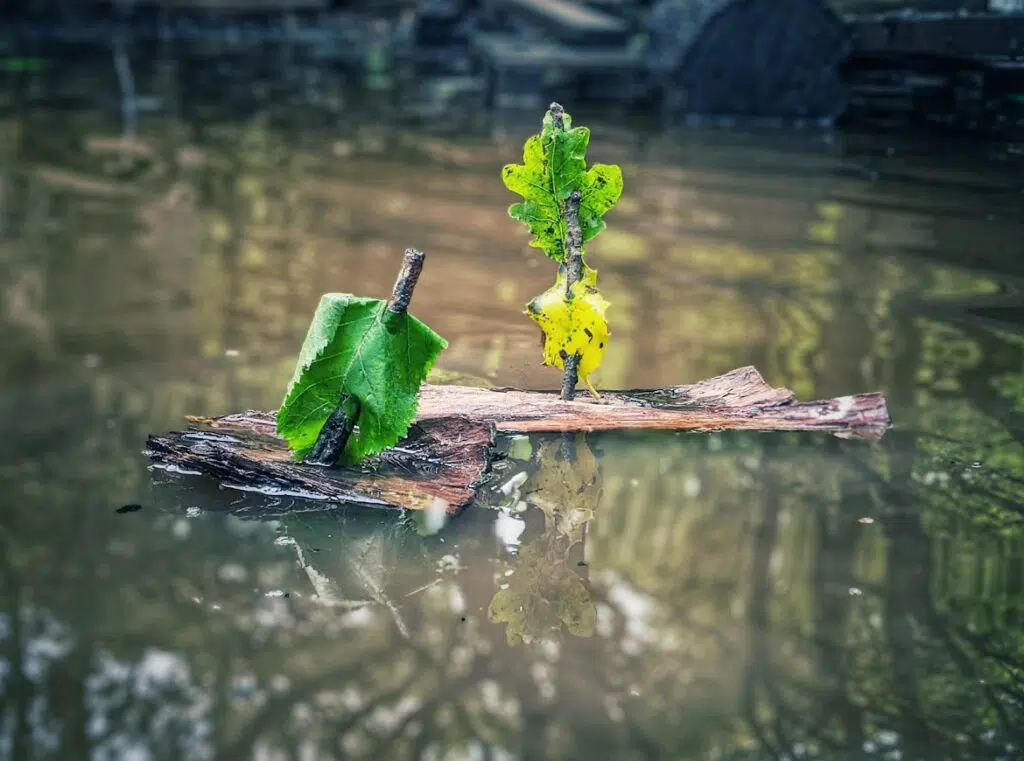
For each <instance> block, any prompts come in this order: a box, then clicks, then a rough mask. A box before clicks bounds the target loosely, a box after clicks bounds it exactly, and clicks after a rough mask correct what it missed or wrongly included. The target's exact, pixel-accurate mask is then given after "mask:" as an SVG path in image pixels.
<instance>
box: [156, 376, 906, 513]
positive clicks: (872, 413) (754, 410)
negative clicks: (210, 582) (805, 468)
mask: <svg viewBox="0 0 1024 761" xmlns="http://www.w3.org/2000/svg"><path fill="white" fill-rule="evenodd" d="M189 423H190V429H189V430H187V431H179V432H172V433H168V434H166V435H164V436H151V437H149V440H148V442H147V449H146V454H148V455H149V457H150V458H151V459H152V460H153V462H154V463H155V464H156V465H157V466H160V467H166V468H171V469H174V470H177V471H184V472H186V473H194V474H197V475H198V474H202V475H206V476H211V477H213V478H215V479H217V480H218V481H220V482H221V483H223V484H224V485H225V486H231V487H235V488H244V489H249V490H255V491H262V492H265V493H268V494H278V495H280V494H288V495H294V496H299V497H304V498H308V499H317V500H326V501H329V502H332V503H346V504H354V505H362V506H366V507H379V508H406V509H411V510H423V509H426V508H427V507H430V506H431V505H438V506H443V507H444V509H445V510H446V511H447V512H448V513H449V514H455V513H457V512H459V511H460V510H461V509H462V508H463V507H465V506H466V505H467V504H469V502H470V501H471V500H472V499H473V497H474V496H475V494H476V490H477V487H478V486H479V484H480V482H481V480H482V479H483V477H484V474H485V473H486V471H487V469H488V467H489V464H490V460H491V456H492V451H493V450H492V445H493V444H494V436H495V433H497V432H505V433H543V432H558V431H611V430H630V429H632V430H637V429H648V430H651V429H663V430H692V431H713V430H726V429H732V430H736V429H742V430H755V431H822V432H828V433H834V434H837V435H840V436H844V437H848V438H866V439H876V438H879V437H880V436H881V435H882V434H883V433H884V431H885V430H886V428H888V427H889V425H890V418H889V411H888V408H887V406H886V402H885V397H884V396H883V395H882V394H877V393H874V394H858V395H855V396H844V397H839V398H837V399H828V400H823V401H815V402H803V403H800V402H797V401H796V398H795V396H794V395H793V392H792V391H789V390H788V389H784V388H775V387H773V386H770V385H768V384H767V383H766V382H765V381H764V379H763V378H762V377H761V375H760V374H759V373H758V372H757V370H755V369H754V368H753V367H743V368H740V369H738V370H733V371H732V372H729V373H726V374H725V375H720V376H717V377H715V378H711V379H709V380H705V381H701V382H699V383H695V384H692V385H688V386H670V387H668V388H663V389H655V390H640V391H619V392H607V393H605V394H603V395H602V397H601V399H600V400H594V399H590V398H586V399H584V398H580V399H579V400H578V401H572V402H563V401H562V400H561V399H559V397H558V393H557V392H541V391H521V390H517V389H507V388H496V389H489V388H475V387H469V386H433V385H429V384H426V385H424V386H423V387H422V388H421V390H420V402H419V414H418V415H417V419H416V423H415V424H414V425H413V427H412V428H411V429H410V432H409V435H408V436H407V437H406V438H405V439H404V440H403V441H402V442H401V443H400V444H399V445H397V446H395V447H393V448H392V449H389V450H387V451H386V452H384V453H382V454H380V455H378V456H376V457H373V458H370V459H368V460H366V461H364V462H363V463H362V464H361V466H360V467H357V468H325V467H320V466H315V465H307V464H305V463H301V462H297V461H296V460H294V459H293V458H292V456H291V453H290V452H289V450H288V447H287V445H286V444H285V442H284V441H283V440H282V439H281V438H279V437H278V436H277V435H276V434H275V432H274V413H272V412H255V411H248V412H243V413H239V414H235V415H227V416H224V417H217V418H190V419H189Z"/></svg>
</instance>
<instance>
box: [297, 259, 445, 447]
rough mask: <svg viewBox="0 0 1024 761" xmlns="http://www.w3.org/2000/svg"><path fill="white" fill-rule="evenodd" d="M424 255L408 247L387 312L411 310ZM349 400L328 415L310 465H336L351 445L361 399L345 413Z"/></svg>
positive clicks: (355, 401) (342, 402) (345, 400)
mask: <svg viewBox="0 0 1024 761" xmlns="http://www.w3.org/2000/svg"><path fill="white" fill-rule="evenodd" d="M424 258H425V257H424V254H423V252H422V251H417V250H416V249H412V248H407V249H406V250H405V258H404V259H403V260H402V269H401V270H400V271H399V273H398V279H397V280H395V287H394V289H392V291H391V298H390V299H389V300H388V311H390V312H393V313H394V314H403V313H405V312H406V311H407V310H408V309H409V302H410V301H411V300H412V292H413V290H415V288H416V282H417V281H418V280H419V278H420V273H421V272H422V271H423V260H424ZM349 401H350V399H349V397H348V395H347V394H343V395H342V397H341V399H339V400H338V406H337V407H335V409H334V411H333V412H332V413H331V415H330V417H328V418H327V420H326V422H325V423H324V425H323V428H321V429H320V433H319V435H318V436H317V437H316V443H315V444H314V445H313V449H312V450H311V451H310V453H309V454H308V455H306V458H305V460H306V462H308V463H309V464H311V465H325V466H327V467H330V466H332V465H335V464H337V462H338V460H340V459H341V455H342V453H343V452H344V451H345V447H346V446H347V445H348V440H349V437H350V436H351V435H352V432H353V431H354V430H355V427H356V419H357V418H358V417H359V402H358V400H352V401H353V404H351V405H349V406H354V407H355V409H354V410H353V411H352V412H351V415H350V414H349V413H348V412H346V410H345V406H346V404H348V403H349Z"/></svg>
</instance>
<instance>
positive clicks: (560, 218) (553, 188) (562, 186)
mask: <svg viewBox="0 0 1024 761" xmlns="http://www.w3.org/2000/svg"><path fill="white" fill-rule="evenodd" d="M564 124H565V130H564V131H562V130H556V129H555V128H554V127H553V125H552V120H551V113H550V112H548V114H547V115H546V116H545V117H544V128H543V131H542V132H541V134H539V135H533V136H532V137H530V138H529V139H528V140H527V141H526V144H525V145H524V146H523V163H522V164H507V165H506V166H505V167H504V168H503V169H502V172H501V176H502V179H503V180H504V181H505V187H507V188H508V189H509V190H511V191H512V192H513V193H518V194H519V195H521V196H522V197H523V201H522V202H521V203H516V204H513V205H512V206H511V207H509V210H508V213H509V216H511V217H512V218H513V219H518V220H520V221H522V222H525V223H526V224H527V225H528V226H529V228H530V232H531V233H533V236H534V238H533V240H531V241H530V245H531V246H534V247H535V248H540V249H543V250H544V253H545V254H547V255H548V256H549V257H551V258H552V259H554V260H555V261H556V262H564V261H565V237H566V227H565V214H564V205H565V201H566V199H567V198H568V197H569V195H570V194H571V193H572V191H573V190H579V191H580V194H581V195H580V230H581V232H582V233H583V242H584V243H586V242H587V241H589V240H592V239H593V238H594V237H595V236H596V235H597V234H598V233H599V232H601V231H602V230H604V229H605V226H606V225H605V222H604V219H603V217H604V215H605V213H606V212H607V211H608V210H609V209H611V208H612V206H614V205H615V202H616V201H618V200H619V196H620V195H621V194H622V170H621V169H620V168H619V167H617V166H612V165H608V164H595V165H594V166H592V167H591V168H590V170H589V171H588V170H587V168H586V153H587V145H588V144H589V142H590V130H589V129H587V128H586V127H576V128H573V127H572V119H571V118H570V116H569V115H568V114H565V116H564Z"/></svg>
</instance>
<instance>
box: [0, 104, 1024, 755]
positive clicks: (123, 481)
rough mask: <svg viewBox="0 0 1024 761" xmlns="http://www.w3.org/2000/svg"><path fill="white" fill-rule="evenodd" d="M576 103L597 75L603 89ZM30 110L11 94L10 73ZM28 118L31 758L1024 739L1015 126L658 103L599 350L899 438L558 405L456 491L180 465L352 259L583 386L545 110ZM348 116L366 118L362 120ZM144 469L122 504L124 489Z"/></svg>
mask: <svg viewBox="0 0 1024 761" xmlns="http://www.w3.org/2000/svg"><path fill="white" fill-rule="evenodd" d="M570 110H573V109H570ZM12 113H13V115H12ZM12 113H9V114H8V115H7V116H6V117H4V118H3V119H2V121H0V131H2V139H0V236H2V237H0V293H2V308H0V343H2V347H3V350H2V351H3V353H2V358H0V420H2V430H3V436H2V437H0V483H2V495H3V508H2V511H0V542H2V553H0V611H2V612H0V691H2V694H0V710H2V717H0V758H7V759H14V760H15V761H23V760H28V759H33V760H35V759H61V761H64V760H68V761H70V760H71V759H126V760H131V761H136V760H137V761H149V760H151V759H152V760H153V761H157V760H162V759H168V760H170V759H187V760H188V761H199V760H202V759H217V760H218V761H220V760H221V759H223V760H224V761H234V760H236V759H303V760H304V761H312V760H313V759H353V760H354V759H389V760H392V761H398V759H438V760H439V759H478V760H481V761H482V760H483V759H495V760H496V761H497V760H499V759H529V760H530V761H534V760H537V759H573V760H576V759H579V760H580V761H584V760H589V759H615V760H616V761H625V760H626V759H634V758H636V759H641V758H642V759H659V760H660V759H666V760H672V761H689V760H690V759H802V758H806V759H860V758H864V759H868V758H872V759H874V758H878V759H892V760H896V759H900V760H902V761H909V760H911V759H929V760H935V759H999V758H1002V759H1013V758H1021V757H1022V754H1024V738H1022V733H1024V730H1022V727H1024V539H1022V536H1024V448H1022V445H1024V337H1022V331H1024V297H1022V296H1021V290H1020V285H1021V282H1022V281H1021V277H1022V276H1024V259H1022V254H1024V250H1022V249H1024V243H1022V241H1024V221H1022V217H1021V207H1022V202H1024V196H1022V195H1021V190H1022V188H1024V182H1022V175H1021V162H1020V154H1019V152H1015V147H1014V146H982V147H978V146H974V147H970V146H966V145H961V144H956V143H944V144H943V143H933V142H930V141H927V140H924V139H917V140H914V141H906V140H898V139H895V138H877V137H875V138H872V137H868V136H857V135H842V134H833V133H813V132H801V133H781V132H777V133H766V134H757V133H750V132H739V131H733V132H707V131H698V130H688V131H684V130H670V131H663V130H662V131H657V130H641V129H634V128H632V127H630V126H624V122H623V121H622V120H619V119H616V118H615V117H614V116H609V117H607V118H604V119H602V118H600V117H599V116H596V115H588V114H586V113H580V114H575V115H576V116H577V122H578V123H579V122H582V123H586V124H588V125H589V126H591V127H592V128H593V133H594V136H593V140H592V144H593V147H592V150H591V156H590V158H591V160H594V161H604V162H616V163H620V164H621V165H622V166H623V170H624V174H625V178H626V190H625V193H624V196H623V199H622V201H621V203H620V205H619V206H618V207H617V209H616V210H614V211H613V212H612V213H611V214H609V216H608V222H609V230H608V231H607V232H606V233H604V234H603V235H602V236H601V237H599V238H598V239H597V240H596V241H595V243H594V244H593V246H592V247H591V251H590V255H589V258H590V261H591V263H592V264H593V265H594V266H595V267H597V268H598V269H599V270H600V272H601V278H602V289H603V291H604V293H605V295H606V296H607V297H608V298H609V299H610V300H611V302H612V305H613V306H612V308H611V310H610V312H609V317H610V320H611V325H612V331H613V339H612V343H611V346H610V350H609V352H608V355H607V358H606V360H605V363H604V366H603V368H602V369H601V371H600V374H599V376H598V377H597V378H596V381H597V383H598V385H599V386H600V387H603V388H615V387H649V386H660V385H668V384H675V383H688V382H693V381H695V380H699V379H701V378H705V377H709V376H711V375H714V374H718V373H721V372H725V371H727V370H730V369H732V368H735V367H739V366H742V365H746V364H754V365H756V366H757V367H758V368H759V369H760V370H761V371H762V373H763V374H764V376H765V378H766V379H767V380H768V381H769V382H770V383H772V384H774V385H784V386H788V387H790V388H792V389H793V390H794V391H796V393H797V394H798V395H799V396H800V397H801V398H812V397H822V396H833V395H839V394H847V393H853V392H858V391H870V390H876V389H877V390H883V391H885V392H886V393H887V394H888V397H889V401H890V406H891V411H892V414H893V417H894V420H895V423H896V426H895V428H894V429H893V430H892V431H891V432H889V433H888V434H887V435H886V436H885V437H884V438H883V439H882V440H881V441H880V442H877V443H870V442H857V441H840V440H839V439H836V438H831V437H828V436H824V435H813V436H812V435H807V436H804V435H792V434H785V435H784V434H778V435H776V434H731V433H719V434H712V435H705V434H687V435H679V434H672V433H665V434H647V435H642V436H641V435H609V434H603V435H600V436H591V437H588V438H586V439H581V440H579V441H578V442H577V447H578V451H577V457H576V464H575V465H574V466H567V465H566V464H565V462H563V461H560V460H559V459H558V458H557V457H556V455H555V450H556V448H557V442H554V441H552V440H550V439H546V438H536V439H533V440H530V439H519V440H515V441H506V442H504V443H503V446H505V447H506V448H507V449H508V450H509V455H510V456H509V458H508V459H507V461H506V462H505V463H504V464H503V465H502V467H501V468H500V469H499V470H498V471H497V472H496V473H495V475H494V483H493V484H492V485H491V486H490V487H489V488H488V489H486V490H485V493H484V494H483V495H482V497H481V498H480V500H479V503H478V504H476V505H473V506H471V507H470V508H469V509H468V510H467V511H466V512H464V513H463V514H462V515H461V516H459V517H458V518H456V519H453V520H451V521H449V522H448V523H447V524H446V525H441V526H438V525H436V524H432V523H431V522H430V521H425V520H422V519H421V518H418V517H415V516H400V515H393V514H382V513H379V512H369V511H360V512H355V511H336V512H325V511H323V510H322V509H321V510H319V511H317V510H311V509H310V508H311V507H314V508H315V507H317V506H315V505H313V506H311V505H308V504H303V503H301V502H298V501H293V500H291V499H290V498H281V497H277V498H273V497H264V496H260V495H254V494H246V493H242V492H237V491H231V490H225V489H220V488H218V486H217V485H216V484H213V483H209V482H206V481H204V480H203V479H201V478H194V477H187V476H182V475H175V474H168V473H164V472H159V471H150V470H148V469H147V462H146V459H145V457H144V456H143V455H142V454H141V452H142V450H143V447H144V444H145V439H146V436H147V434H149V433H159V432H163V431H166V430H169V429H173V428H177V427H180V426H181V425H182V422H183V416H184V415H186V414H201V415H213V414H222V413H227V412H231V411H237V410H241V409H245V408H262V409H273V408H274V407H276V405H277V404H278V403H279V401H280V398H281V395H282V393H283V389H284V386H285V383H286V382H287V380H288V378H289V376H290V373H291V371H292V367H293V364H294V361H295V356H296V352H297V350H298V347H299V345H300V342H301V339H302V337H303V335H304V333H305V330H306V327H307V325H308V321H309V319H310V317H311V315H312V312H313V309H314V308H315V306H316V303H317V300H318V297H319V295H320V293H322V292H324V291H328V290H346V291H353V292H356V293H358V294H361V295H376V296H381V297H384V296H386V295H387V294H388V293H389V289H390V286H391V284H392V282H393V279H394V275H395V272H396V270H397V267H398V264H399V261H400V257H401V252H402V250H403V249H404V248H405V247H407V246H414V247H418V248H422V249H423V250H425V251H426V252H427V255H428V261H427V266H426V269H425V271H424V274H423V277H422V278H421V280H420V284H419V287H418V289H417V292H416V297H415V299H414V300H413V304H412V312H413V313H414V314H416V315H417V316H418V317H420V318H422V319H424V320H425V321H426V322H427V323H428V324H430V325H431V326H432V327H433V328H434V329H435V330H437V331H438V332H440V333H441V334H442V335H444V336H445V337H446V338H447V339H448V340H449V342H450V348H449V349H448V351H447V352H446V353H445V354H444V355H442V359H441V361H440V365H441V368H442V370H443V371H444V376H443V377H445V378H454V377H459V376H463V377H464V376H472V377H473V378H474V379H476V381H478V382H483V381H487V382H489V383H493V384H496V385H517V386H527V387H546V388H553V387H556V386H557V384H558V382H559V378H558V373H557V372H556V371H554V370H551V369H549V368H543V367H541V366H540V364H539V362H540V349H539V347H538V334H537V332H536V330H535V328H534V326H533V324H532V323H531V322H530V321H529V320H528V319H527V318H526V317H525V316H524V315H523V314H522V309H523V304H524V303H525V302H526V301H527V300H528V299H529V298H531V297H532V296H534V295H536V294H538V293H540V292H541V291H543V290H544V289H545V288H547V287H548V285H549V284H550V281H551V280H552V279H553V273H552V271H551V267H550V266H549V262H547V261H546V260H544V259H543V257H542V256H541V255H540V254H539V253H538V252H536V251H534V250H531V249H529V248H528V247H527V246H526V239H527V238H526V232H525V230H524V229H521V226H519V225H518V224H516V223H513V222H512V221H510V220H509V219H508V218H507V216H506V212H505V210H506V207H507V205H508V204H509V203H510V202H512V201H513V200H514V198H513V197H511V196H510V194H508V193H507V192H506V191H505V190H504V188H503V186H502V184H501V181H500V177H499V170H500V167H501V165H502V164H503V163H505V162H508V161H512V160H516V159H517V158H518V153H519V150H520V146H521V144H522V141H523V139H524V138H525V137H526V136H527V135H528V134H529V133H530V132H531V131H532V130H533V129H534V127H535V126H536V125H535V124H534V123H533V121H534V120H533V119H532V117H530V118H528V119H527V120H526V121H522V122H519V121H516V122H514V123H510V124H502V125H497V126H494V125H492V127H493V128H491V129H487V130H478V131H477V132H473V134H468V135H465V134H464V135H462V136H460V137H459V138H457V139H456V138H453V137H450V136H444V135H441V134H430V133H429V132H428V131H426V130H424V129H421V128H414V127H405V128H403V127H399V126H396V127H391V128H384V127H380V126H373V127H372V128H367V127H360V126H358V124H353V123H349V122H346V123H345V124H343V125H341V126H337V125H335V126H332V127H331V128H330V129H329V130H328V129H324V128H323V126H322V122H317V123H315V124H314V123H313V122H312V121H311V122H310V123H309V124H305V123H303V121H302V119H301V118H300V115H296V114H290V115H288V118H287V119H273V118H269V117H267V116H266V115H256V116H252V117H248V116H247V117H235V118H209V119H206V120H202V121H198V122H197V121H188V122H186V121H184V120H182V119H178V118H173V117H171V116H166V115H164V116H151V117H143V119H142V120H141V121H140V123H139V124H138V136H137V140H136V141H135V142H134V143H132V144H130V145H129V144H125V143H123V142H121V141H120V125H119V124H118V123H117V121H116V120H113V119H111V118H110V117H108V116H104V115H102V114H101V113H99V112H97V111H93V110H89V109H84V108H83V109H67V110H61V111H56V110H50V109H47V108H43V107H38V108H27V109H23V110H21V111H17V110H16V111H14V112H12ZM346 125H348V126H346ZM133 504H137V505H140V506H141V508H140V509H138V510H134V511H131V512H118V508H120V507H122V506H123V505H133Z"/></svg>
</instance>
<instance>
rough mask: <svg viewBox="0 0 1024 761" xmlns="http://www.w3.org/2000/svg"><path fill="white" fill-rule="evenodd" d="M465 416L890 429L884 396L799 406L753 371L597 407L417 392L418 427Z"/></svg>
mask: <svg viewBox="0 0 1024 761" xmlns="http://www.w3.org/2000/svg"><path fill="white" fill-rule="evenodd" d="M454 414H462V415H465V416H466V417H468V418H471V419H472V420H479V421H482V422H488V423H493V424H494V425H495V427H496V428H497V430H499V431H503V432H508V433H542V432H554V431H611V430H620V429H622V430H627V429H666V430H677V431H678V430H717V429H723V428H729V429H745V430H755V431H830V432H833V433H844V434H848V435H854V436H858V437H861V438H865V437H866V438H877V437H878V436H880V435H881V434H882V432H883V431H884V430H885V428H886V427H887V426H888V425H889V410H888V408H887V407H886V404H885V397H884V396H882V395H881V394H858V395H857V396H843V397H839V398H838V399H828V400H824V401H816V402H803V403H798V402H797V401H796V397H795V396H794V395H793V392H792V391H790V390H789V389H785V388H775V387H773V386H769V385H768V384H767V383H766V382H765V381H764V379H763V378H762V377H761V374H760V373H758V372H757V370H756V369H754V368H753V367H742V368H740V369H738V370H733V371H732V372H729V373H726V374H725V375H719V376H718V377H715V378H710V379H708V380H705V381H701V382H699V383H695V384H693V385H691V386H669V387H668V388H663V389H656V390H645V391H607V392H602V393H601V398H600V399H599V400H595V399H580V400H579V401H572V402H563V401H562V400H561V399H559V397H558V394H557V393H555V392H551V393H544V392H537V391H518V390H516V389H488V388H472V387H466V386H430V385H424V386H423V388H422V389H421V390H420V406H419V415H418V417H417V419H418V420H441V419H444V418H445V417H447V416H449V415H454Z"/></svg>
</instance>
